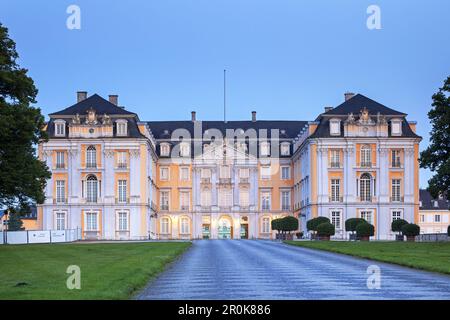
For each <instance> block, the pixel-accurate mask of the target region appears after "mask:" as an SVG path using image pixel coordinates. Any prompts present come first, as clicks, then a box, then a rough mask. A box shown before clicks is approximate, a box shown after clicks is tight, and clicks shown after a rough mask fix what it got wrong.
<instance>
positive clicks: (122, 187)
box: [117, 179, 128, 203]
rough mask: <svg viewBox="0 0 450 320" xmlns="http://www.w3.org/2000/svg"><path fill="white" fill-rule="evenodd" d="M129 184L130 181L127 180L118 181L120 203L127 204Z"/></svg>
mask: <svg viewBox="0 0 450 320" xmlns="http://www.w3.org/2000/svg"><path fill="white" fill-rule="evenodd" d="M127 184H128V181H127V180H126V179H119V180H117V200H118V202H119V203H126V202H127V195H128V191H127Z"/></svg>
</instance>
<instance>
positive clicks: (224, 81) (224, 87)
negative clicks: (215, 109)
mask: <svg viewBox="0 0 450 320" xmlns="http://www.w3.org/2000/svg"><path fill="white" fill-rule="evenodd" d="M226 93H227V70H226V69H224V70H223V122H227V113H226V105H227V100H226Z"/></svg>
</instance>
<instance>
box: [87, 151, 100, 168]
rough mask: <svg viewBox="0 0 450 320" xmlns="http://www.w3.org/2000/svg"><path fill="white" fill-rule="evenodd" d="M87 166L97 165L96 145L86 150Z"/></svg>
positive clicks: (94, 166) (93, 166)
mask: <svg viewBox="0 0 450 320" xmlns="http://www.w3.org/2000/svg"><path fill="white" fill-rule="evenodd" d="M86 167H88V168H96V167H97V150H96V149H95V147H94V146H89V147H88V148H87V151H86Z"/></svg>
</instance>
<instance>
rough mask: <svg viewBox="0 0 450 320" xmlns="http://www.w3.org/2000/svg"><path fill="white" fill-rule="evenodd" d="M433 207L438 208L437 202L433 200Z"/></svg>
mask: <svg viewBox="0 0 450 320" xmlns="http://www.w3.org/2000/svg"><path fill="white" fill-rule="evenodd" d="M433 207H435V208H438V207H439V202H438V201H437V200H433Z"/></svg>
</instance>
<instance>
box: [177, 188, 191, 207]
mask: <svg viewBox="0 0 450 320" xmlns="http://www.w3.org/2000/svg"><path fill="white" fill-rule="evenodd" d="M179 201H180V210H189V208H190V193H189V191H180V193H179Z"/></svg>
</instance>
